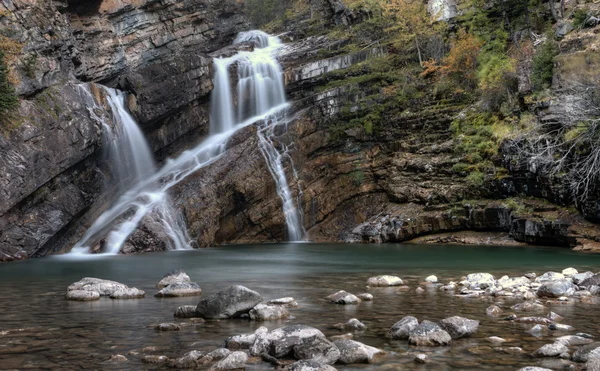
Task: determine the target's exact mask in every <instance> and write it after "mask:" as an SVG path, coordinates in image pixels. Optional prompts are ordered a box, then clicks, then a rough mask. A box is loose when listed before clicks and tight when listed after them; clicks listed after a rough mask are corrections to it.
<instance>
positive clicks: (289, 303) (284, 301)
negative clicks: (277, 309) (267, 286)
mask: <svg viewBox="0 0 600 371" xmlns="http://www.w3.org/2000/svg"><path fill="white" fill-rule="evenodd" d="M267 304H273V305H284V306H286V307H297V306H298V303H297V302H296V300H294V298H291V297H287V298H279V299H273V300H270V301H269V302H268V303H267Z"/></svg>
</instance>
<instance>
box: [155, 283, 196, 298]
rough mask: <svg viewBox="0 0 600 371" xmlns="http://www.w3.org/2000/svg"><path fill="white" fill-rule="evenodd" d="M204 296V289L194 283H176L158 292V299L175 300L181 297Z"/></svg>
mask: <svg viewBox="0 0 600 371" xmlns="http://www.w3.org/2000/svg"><path fill="white" fill-rule="evenodd" d="M201 294H202V289H201V288H200V286H198V284H197V283H194V282H175V283H172V284H170V285H168V286H166V287H164V288H163V289H162V290H160V291H159V292H157V293H156V294H155V295H154V296H156V297H157V298H175V297H181V296H197V295H201Z"/></svg>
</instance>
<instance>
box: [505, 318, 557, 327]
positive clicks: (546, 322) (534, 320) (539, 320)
mask: <svg viewBox="0 0 600 371" xmlns="http://www.w3.org/2000/svg"><path fill="white" fill-rule="evenodd" d="M513 320H514V321H515V322H520V323H537V324H540V325H549V324H551V323H552V320H550V319H548V318H544V317H521V318H517V317H516V316H515V318H513Z"/></svg>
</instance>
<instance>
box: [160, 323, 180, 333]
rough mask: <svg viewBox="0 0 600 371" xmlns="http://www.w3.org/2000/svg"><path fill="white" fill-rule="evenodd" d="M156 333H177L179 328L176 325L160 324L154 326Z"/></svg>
mask: <svg viewBox="0 0 600 371" xmlns="http://www.w3.org/2000/svg"><path fill="white" fill-rule="evenodd" d="M154 329H155V330H157V331H179V330H180V329H181V328H180V327H179V325H178V324H176V323H161V324H158V325H156V326H154Z"/></svg>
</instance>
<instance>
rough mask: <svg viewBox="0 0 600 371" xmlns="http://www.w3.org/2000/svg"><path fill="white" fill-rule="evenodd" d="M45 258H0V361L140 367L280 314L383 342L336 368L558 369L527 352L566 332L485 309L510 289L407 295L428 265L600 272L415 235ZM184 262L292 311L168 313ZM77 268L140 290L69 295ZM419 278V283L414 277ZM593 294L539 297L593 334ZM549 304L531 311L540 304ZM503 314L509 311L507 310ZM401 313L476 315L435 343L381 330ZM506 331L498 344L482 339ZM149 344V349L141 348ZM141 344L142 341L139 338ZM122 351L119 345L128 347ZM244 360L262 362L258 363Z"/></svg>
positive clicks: (454, 270)
mask: <svg viewBox="0 0 600 371" xmlns="http://www.w3.org/2000/svg"><path fill="white" fill-rule="evenodd" d="M81 259H82V258H81V257H73V256H66V257H49V258H43V259H34V260H29V261H23V262H15V263H10V264H4V265H1V266H0V295H1V300H0V369H17V368H18V369H23V368H34V369H36V368H39V369H78V368H99V369H123V368H128V369H148V368H151V367H149V366H148V365H144V364H142V363H141V357H142V356H143V355H148V354H155V355H166V356H169V357H178V356H182V355H183V354H184V353H186V352H188V351H190V350H194V349H198V350H212V349H215V348H217V347H220V346H222V345H223V342H224V340H225V339H226V338H227V337H229V336H232V335H235V334H240V333H245V332H251V331H254V330H255V329H256V328H258V327H259V326H261V325H265V326H267V327H268V328H269V329H274V328H277V327H281V326H285V325H288V324H305V325H309V326H313V327H317V328H319V329H320V330H322V331H323V332H324V333H325V334H326V335H327V336H332V335H339V334H341V332H339V331H337V330H334V329H330V328H329V327H330V326H331V325H333V324H336V323H339V322H345V321H346V320H348V319H350V318H354V317H355V318H358V319H359V320H361V321H362V322H364V323H365V324H366V325H367V326H368V330H367V331H365V332H363V333H358V334H355V337H354V339H355V340H358V341H361V342H364V343H366V344H369V345H372V346H376V347H380V348H382V349H384V350H386V351H388V352H389V354H388V355H387V356H386V357H384V358H382V359H381V361H380V363H378V364H374V365H351V366H337V367H338V369H340V370H395V369H407V370H413V369H414V370H421V369H428V370H429V369H434V370H458V369H474V370H475V369H483V368H485V369H486V370H487V369H490V370H516V369H518V368H519V367H523V366H527V365H543V366H546V367H550V368H552V369H560V368H561V367H562V363H561V362H563V361H559V360H538V359H534V358H532V357H531V356H530V354H531V353H532V352H533V351H534V350H536V349H537V348H539V347H540V346H542V345H544V344H546V343H549V342H552V339H553V338H554V337H556V336H560V335H564V334H562V333H561V334H551V333H547V334H546V335H545V336H542V337H540V338H535V337H533V336H531V335H529V334H528V333H527V332H526V330H527V329H529V328H530V327H532V325H520V324H516V323H511V322H506V321H503V320H502V319H501V318H500V319H496V318H491V317H487V316H486V314H485V309H486V308H487V307H488V306H489V305H491V304H492V303H501V305H502V306H506V307H508V306H510V305H512V304H514V303H515V302H516V300H509V299H500V298H478V299H465V298H460V297H455V296H453V295H452V294H449V293H443V292H440V291H438V290H436V289H434V288H428V289H427V290H426V292H425V293H423V294H417V293H416V292H415V289H416V288H417V287H418V286H419V283H420V282H421V281H423V279H424V278H425V277H426V276H428V275H430V274H435V275H437V276H438V278H440V281H441V282H444V283H446V282H449V281H450V280H453V281H459V280H460V277H461V276H463V275H466V274H468V273H473V272H489V273H492V274H495V275H496V278H499V277H500V276H502V275H504V274H509V275H522V274H524V273H528V272H536V273H537V274H538V275H539V274H542V273H544V272H545V271H549V270H556V271H559V272H560V271H561V270H562V269H564V268H566V267H574V268H576V269H578V270H579V271H580V272H583V271H586V270H591V271H593V272H596V271H598V270H599V269H598V267H599V266H600V256H597V255H583V254H577V253H573V252H571V251H569V250H564V249H554V248H541V247H536V248H533V247H528V248H516V247H485V246H447V245H445V246H415V245H400V244H398V245H394V244H389V245H360V244H358V245H336V244H326V245H324V244H263V245H237V246H226V247H221V248H214V249H213V248H211V249H203V250H197V251H175V252H165V253H153V254H147V255H138V256H99V257H86V258H85V259H84V260H81ZM179 268H181V269H184V270H185V271H186V272H187V273H188V275H189V276H190V277H191V278H192V281H194V282H197V283H198V284H199V285H200V286H201V287H202V289H203V295H209V294H211V293H214V292H216V291H218V290H220V289H223V288H225V287H227V286H228V285H232V284H241V285H244V286H247V287H249V288H251V289H254V290H256V291H258V292H259V293H261V295H262V296H263V298H264V299H265V300H269V299H274V298H278V297H284V296H293V297H294V298H295V299H296V301H298V303H299V304H300V307H299V308H294V309H292V310H291V312H292V315H293V316H294V318H292V319H288V320H284V321H272V322H265V323H255V322H251V321H248V320H243V319H236V320H221V321H208V322H206V323H203V324H193V323H191V322H190V321H189V320H177V319H174V318H173V312H174V311H175V309H176V308H177V307H178V306H180V305H187V304H196V303H197V302H198V300H199V298H198V297H187V298H175V299H158V298H155V297H154V296H153V295H154V293H155V292H156V291H157V290H156V289H155V288H154V285H155V284H156V283H157V282H158V281H159V280H160V278H162V276H163V275H164V273H166V272H168V271H171V270H173V269H179ZM379 274H394V275H398V276H400V277H401V278H403V279H404V280H405V283H406V284H407V285H408V286H410V288H411V290H410V291H407V292H404V291H399V290H398V289H395V288H377V289H375V288H370V289H367V288H366V287H365V284H366V280H367V279H368V278H369V277H370V276H373V275H379ZM83 277H98V278H104V279H111V280H115V281H119V282H122V283H124V284H127V285H129V286H132V287H138V288H140V289H143V290H145V291H146V298H144V299H140V300H123V301H118V300H111V299H105V298H102V299H101V300H100V301H96V302H84V303H82V302H69V301H67V300H65V298H64V294H65V291H66V288H67V286H68V285H69V284H71V283H73V282H75V281H78V280H79V279H81V278H83ZM423 287H425V286H423ZM342 289H343V290H346V291H349V292H352V293H355V294H358V293H362V292H370V293H372V294H373V295H374V297H375V299H374V301H373V302H363V303H361V304H360V305H357V306H339V305H335V304H330V303H328V302H327V301H326V300H324V297H325V296H327V295H329V294H332V293H334V292H336V291H337V290H342ZM597 305H598V304H583V303H577V304H560V305H559V304H548V305H547V307H548V310H553V311H555V312H557V313H559V314H561V315H562V316H564V317H565V321H564V323H567V324H570V325H572V326H574V327H575V328H576V330H577V331H582V332H587V333H590V334H592V335H594V336H596V335H598V334H599V330H600V311H598V310H597ZM547 312H548V311H546V312H544V313H540V314H546V313H547ZM506 313H511V311H510V309H508V311H506ZM405 315H413V316H416V317H417V318H419V320H424V319H429V320H434V321H437V320H440V319H442V318H445V317H448V316H453V315H461V316H465V317H468V318H472V319H477V320H480V321H481V325H480V327H479V332H478V333H477V334H476V335H475V336H473V337H471V338H469V339H461V340H454V341H453V343H452V346H449V347H443V348H416V347H411V346H408V344H407V342H406V341H391V340H389V339H386V337H385V334H386V332H387V331H388V329H389V328H390V327H391V326H392V325H393V324H394V323H395V322H396V321H398V320H399V319H400V318H402V317H403V316H405ZM172 321H175V322H181V323H183V324H186V326H183V327H182V329H181V330H180V331H178V332H157V331H155V330H154V328H153V325H154V324H157V323H161V322H172ZM489 336H500V337H503V338H505V339H507V340H508V342H507V343H504V344H502V345H501V346H496V345H492V344H490V343H489V342H488V341H487V340H486V338H487V337H489ZM148 347H153V348H148ZM508 347H521V348H523V350H524V351H525V352H524V353H523V354H511V353H506V350H507V348H508ZM144 348H146V349H144ZM417 352H425V353H427V354H429V356H430V358H431V360H432V361H433V363H432V364H430V365H426V366H422V365H417V364H415V363H414V362H413V358H414V355H415V354H416V353H417ZM128 353H129V354H128ZM115 354H123V355H126V357H127V358H128V359H129V361H128V363H126V364H111V363H106V361H107V360H108V359H110V357H111V355H115ZM248 369H249V370H270V369H273V367H272V366H270V365H268V364H266V363H261V362H259V363H256V364H251V365H249V366H248Z"/></svg>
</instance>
